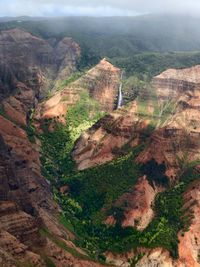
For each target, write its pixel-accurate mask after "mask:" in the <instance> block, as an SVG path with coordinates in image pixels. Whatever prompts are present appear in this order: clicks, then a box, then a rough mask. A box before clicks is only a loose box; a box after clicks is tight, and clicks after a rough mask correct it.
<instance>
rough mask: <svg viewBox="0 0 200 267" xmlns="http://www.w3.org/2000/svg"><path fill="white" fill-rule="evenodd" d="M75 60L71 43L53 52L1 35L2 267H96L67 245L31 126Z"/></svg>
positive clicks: (20, 36) (38, 42) (30, 40)
mask: <svg viewBox="0 0 200 267" xmlns="http://www.w3.org/2000/svg"><path fill="white" fill-rule="evenodd" d="M79 56H80V48H79V46H78V45H77V44H76V43H75V42H74V41H73V40H72V39H71V38H64V39H63V40H62V41H59V42H58V43H56V40H54V46H53V47H52V46H51V45H50V44H49V43H48V42H47V41H45V40H43V39H40V38H37V37H35V36H33V35H31V34H30V33H27V32H24V31H21V30H19V29H13V30H9V31H4V32H1V34H0V57H1V69H0V77H1V87H0V88H1V89H0V92H1V115H0V166H1V167H0V173H1V176H0V192H1V194H0V225H1V231H0V259H1V263H2V264H3V265H2V266H30V265H31V266H49V265H53V266H54V263H53V262H55V264H56V266H62V265H63V264H64V265H67V266H73V265H74V264H75V263H74V262H76V263H77V264H79V266H100V265H99V264H96V263H90V262H89V261H87V259H88V257H87V256H85V253H84V252H82V251H81V250H79V249H77V250H76V247H75V246H74V245H73V244H72V243H71V241H69V236H71V235H72V234H71V233H70V232H68V230H66V228H65V227H64V226H62V225H61V224H60V222H59V219H58V218H59V216H60V212H61V211H60V208H59V206H58V204H56V202H55V200H54V199H53V195H52V191H51V186H50V184H49V183H48V182H47V180H46V179H45V178H44V177H43V176H42V174H41V162H40V143H39V139H36V136H34V133H33V132H32V131H33V129H32V128H31V125H30V120H31V113H32V110H33V109H34V108H35V107H36V106H37V103H38V101H39V99H41V96H42V95H43V94H45V92H46V88H47V84H48V88H49V82H50V81H54V80H55V81H57V79H60V77H62V76H63V75H64V76H65V77H67V76H68V75H69V74H70V73H71V72H72V71H74V69H75V61H76V59H77V58H78V57H79ZM72 236H73V235H72ZM68 251H70V252H71V253H72V254H70V253H69V252H68ZM73 253H74V254H76V257H77V258H74V256H73V255H74V254H73ZM51 258H54V260H53V261H52V260H51ZM84 259H85V260H84Z"/></svg>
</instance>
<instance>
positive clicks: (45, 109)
mask: <svg viewBox="0 0 200 267" xmlns="http://www.w3.org/2000/svg"><path fill="white" fill-rule="evenodd" d="M119 84H120V70H119V69H118V68H116V67H114V66H113V65H112V64H110V63H109V62H108V61H107V60H106V59H103V60H101V61H100V63H99V64H98V65H96V66H95V67H94V68H92V69H91V70H89V71H88V72H87V73H86V74H84V75H83V76H82V77H81V78H79V79H78V80H76V81H75V82H72V83H70V84H69V85H68V86H66V87H65V88H64V89H63V90H62V91H59V92H56V93H55V94H54V95H53V96H52V97H51V98H50V99H49V100H47V101H46V102H44V103H42V104H41V105H39V107H38V109H37V112H36V118H37V119H40V120H41V119H45V118H57V119H60V121H62V117H63V116H65V115H66V112H67V110H68V108H69V107H70V106H72V105H74V104H75V103H76V102H77V101H78V100H79V99H80V96H81V93H84V92H88V93H89V95H90V97H91V98H93V99H94V100H96V101H97V104H99V105H100V109H101V110H103V111H112V110H114V108H115V107H116V99H117V96H118V88H119Z"/></svg>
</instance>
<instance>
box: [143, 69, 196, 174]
mask: <svg viewBox="0 0 200 267" xmlns="http://www.w3.org/2000/svg"><path fill="white" fill-rule="evenodd" d="M199 74H200V66H195V67H193V68H190V69H183V70H168V71H166V72H164V73H162V74H161V75H159V76H157V77H155V78H154V81H153V83H154V86H155V89H156V92H157V96H158V101H160V102H163V104H161V105H162V106H164V105H167V103H173V105H171V106H170V107H171V109H172V114H171V116H170V117H169V118H168V120H167V121H166V122H165V124H164V126H163V127H162V128H160V129H157V130H156V131H155V132H154V133H153V135H152V136H151V138H150V142H149V144H150V145H149V146H148V147H147V149H146V150H145V151H144V152H142V153H141V155H140V156H139V158H138V161H139V162H142V163H146V162H148V161H149V160H151V159H155V160H156V161H157V162H158V163H163V162H164V163H165V165H166V166H167V170H166V174H167V176H168V177H170V178H171V179H174V178H175V177H176V174H177V173H178V171H179V169H180V166H179V159H183V157H187V160H188V161H195V160H197V159H198V158H199V152H200V144H199V136H200V128H199V122H200V105H199V103H200V83H199V82H200V79H199Z"/></svg>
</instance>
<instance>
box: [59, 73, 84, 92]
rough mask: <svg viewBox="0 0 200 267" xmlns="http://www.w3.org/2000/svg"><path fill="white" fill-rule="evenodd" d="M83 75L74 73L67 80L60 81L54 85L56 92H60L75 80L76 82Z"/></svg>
mask: <svg viewBox="0 0 200 267" xmlns="http://www.w3.org/2000/svg"><path fill="white" fill-rule="evenodd" d="M84 74H85V72H83V71H82V72H80V71H77V72H74V73H73V74H72V75H71V76H70V77H69V78H67V79H66V80H62V81H60V82H58V83H57V85H56V90H58V91H60V90H62V89H63V88H64V87H66V86H68V85H70V83H73V82H75V81H76V80H78V79H79V78H80V77H81V76H83V75H84Z"/></svg>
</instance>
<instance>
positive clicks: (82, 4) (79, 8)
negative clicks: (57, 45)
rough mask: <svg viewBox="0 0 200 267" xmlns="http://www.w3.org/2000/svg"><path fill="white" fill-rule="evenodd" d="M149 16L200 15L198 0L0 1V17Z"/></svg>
mask: <svg viewBox="0 0 200 267" xmlns="http://www.w3.org/2000/svg"><path fill="white" fill-rule="evenodd" d="M149 13H173V14H174V13H179V14H200V3H199V1H198V0H191V1H186V0H184V1H181V0H175V1H172V0H166V1H159V0H150V1H147V0H142V1H139V0H134V1H131V0H125V1H119V0H117V1H114V0H108V1H106V0H103V1H97V0H93V1H92V0H87V1H82V0H75V1H72V0H69V1H64V0H58V1H56V0H42V1H39V0H35V1H34V0H28V1H26V0H9V1H6V0H1V2H0V16H23V15H29V16H66V15H68V16H69V15H72V16H132V15H138V14H149Z"/></svg>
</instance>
